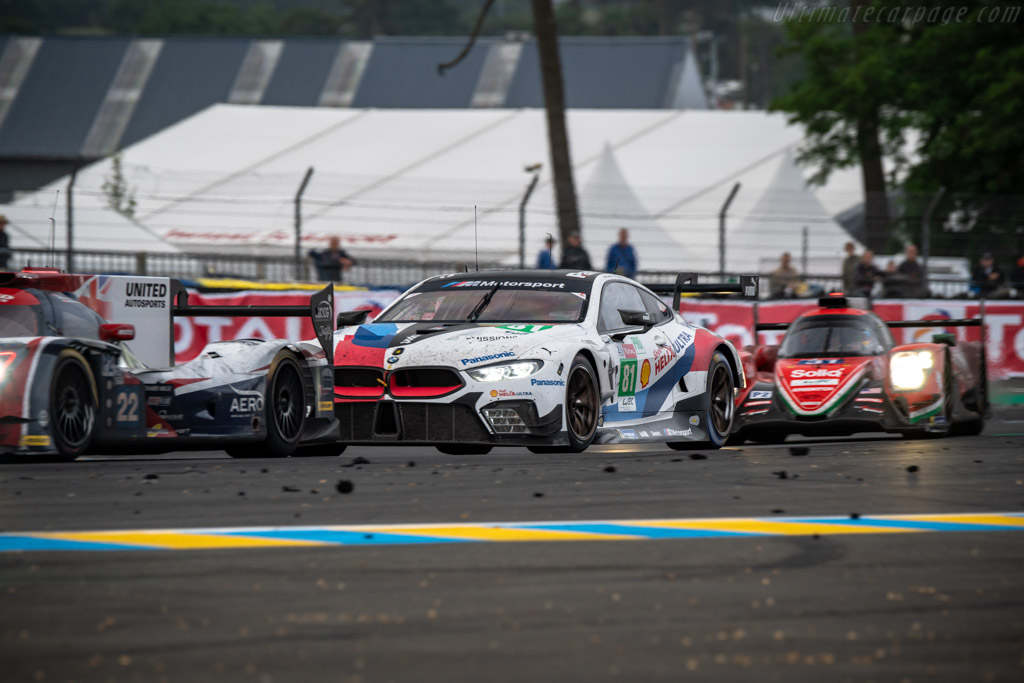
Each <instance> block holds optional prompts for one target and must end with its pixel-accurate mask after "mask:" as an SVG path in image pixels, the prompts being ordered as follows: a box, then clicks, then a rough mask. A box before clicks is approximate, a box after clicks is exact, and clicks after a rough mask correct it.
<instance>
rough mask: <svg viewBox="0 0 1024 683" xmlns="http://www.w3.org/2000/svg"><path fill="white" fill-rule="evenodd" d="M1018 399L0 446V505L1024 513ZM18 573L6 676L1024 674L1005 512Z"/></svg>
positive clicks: (31, 513) (398, 514)
mask: <svg viewBox="0 0 1024 683" xmlns="http://www.w3.org/2000/svg"><path fill="white" fill-rule="evenodd" d="M1015 418H1016V419H1019V416H1016V415H1014V414H1009V413H1003V414H1001V415H999V416H997V419H995V420H993V421H992V422H991V423H990V425H989V428H988V430H987V433H986V435H984V436H981V437H975V438H953V439H941V440H927V441H907V440H902V439H899V438H888V437H883V438H877V439H851V440H847V441H827V442H825V441H820V442H819V441H806V442H802V443H801V444H799V445H805V446H809V448H810V451H809V453H808V454H806V455H802V456H795V455H793V454H791V452H790V450H789V449H790V447H792V446H793V445H794V444H792V443H790V444H786V445H781V446H749V445H747V446H743V447H741V448H739V449H726V450H722V451H710V450H706V451H701V452H700V453H701V454H702V455H705V456H707V458H706V459H693V457H692V454H691V453H685V452H684V453H677V452H674V451H668V450H665V449H662V448H658V447H643V448H634V449H629V448H625V447H614V448H612V447H606V448H593V449H591V450H589V451H588V452H587V453H585V454H581V455H545V456H541V455H533V454H530V453H529V452H527V451H525V450H522V449H501V450H495V451H493V452H492V453H491V454H490V455H487V456H473V457H454V456H448V455H443V454H440V453H438V452H437V451H435V450H434V449H428V448H413V449H397V448H392V447H380V448H359V449H354V448H352V449H349V450H348V451H347V452H346V453H345V454H344V455H343V456H341V457H340V458H336V459H320V458H314V459H289V460H231V459H228V458H226V457H225V456H223V455H222V454H220V453H215V452H208V453H176V454H171V455H166V456H146V457H116V458H115V457H111V458H102V457H93V458H89V459H84V460H81V461H78V462H75V463H72V464H65V465H43V464H19V465H6V466H3V467H2V468H0V531H2V532H6V533H13V532H44V531H54V532H55V531H87V530H113V529H166V528H176V529H188V528H196V527H247V526H285V527H291V526H296V525H303V526H313V525H364V524H372V525H382V524H419V523H445V524H448V523H452V524H454V523H474V522H476V523H491V522H493V523H498V522H551V521H569V520H580V521H583V520H637V519H655V518H686V519H689V518H709V517H758V518H772V517H778V518H784V517H790V516H836V515H838V516H849V515H850V514H851V513H857V514H859V515H865V516H867V515H881V514H886V515H893V514H938V513H974V514H979V513H989V512H1008V513H1018V514H1019V513H1021V512H1024V434H1022V433H1021V432H1024V429H1022V427H1024V423H1021V422H1017V421H1015ZM356 458H363V459H365V460H368V461H369V462H366V463H362V464H359V463H358V461H355V459H356ZM914 466H916V467H917V468H918V469H917V471H913V472H911V471H908V468H912V467H914ZM610 468H614V471H611V470H610ZM782 472H784V473H785V475H784V478H783V475H782V474H780V473H782ZM153 475H155V476H153ZM342 480H344V481H348V482H351V483H352V485H353V487H354V488H353V490H352V491H351V492H350V493H347V494H343V493H340V492H339V491H338V490H337V488H336V486H337V484H338V482H339V481H342ZM0 577H2V582H0V636H2V639H0V672H2V673H0V678H2V680H3V681H5V682H14V681H35V680H45V681H72V680H74V681H106V680H115V681H132V680H138V681H160V680H169V681H235V680H238V681H268V682H269V681H320V680H325V681H327V680H329V681H367V682H370V681H446V682H447V681H482V680H486V681H525V680H541V681H591V680H594V679H601V680H622V681H646V680H667V681H676V680H696V681H699V680H709V681H723V680H726V681H731V680H736V681H740V680H742V681H773V680H778V681H843V680H852V681H862V680H863V681H868V680H873V681H904V680H907V681H975V680H977V681H1020V680H1022V678H1024V532H1022V531H1012V530H1011V531H1003V532H974V531H969V532H960V533H941V532H936V533H932V532H927V533H894V534H888V533H881V534H873V533H869V534H856V535H833V534H819V535H818V536H784V537H774V536H765V537H757V536H748V537H737V538H721V537H715V538H692V539H669V540H634V541H618V542H607V541H574V542H525V543H428V544H417V545H395V546H381V545H378V546H351V547H341V546H329V547H285V548H257V549H251V548H249V549H210V550H177V551H149V550H141V551H139V550H134V551H130V552H119V551H111V552H7V553H0Z"/></svg>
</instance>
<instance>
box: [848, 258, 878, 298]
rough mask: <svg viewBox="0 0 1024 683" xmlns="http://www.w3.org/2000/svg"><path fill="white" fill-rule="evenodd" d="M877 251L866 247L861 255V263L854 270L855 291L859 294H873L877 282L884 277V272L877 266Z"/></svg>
mask: <svg viewBox="0 0 1024 683" xmlns="http://www.w3.org/2000/svg"><path fill="white" fill-rule="evenodd" d="M874 261H875V252H873V251H871V250H870V249H865V250H864V253H863V254H861V256H860V263H858V264H857V267H856V268H854V271H853V293H854V294H855V295H857V296H871V290H872V289H874V287H875V283H876V282H878V281H879V280H881V279H882V274H881V273H880V272H879V271H878V268H875V263H874Z"/></svg>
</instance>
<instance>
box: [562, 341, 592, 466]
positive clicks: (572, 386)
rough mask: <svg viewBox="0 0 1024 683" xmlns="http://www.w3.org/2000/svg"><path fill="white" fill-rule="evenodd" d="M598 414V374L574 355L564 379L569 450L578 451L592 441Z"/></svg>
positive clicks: (581, 450) (579, 357)
mask: <svg viewBox="0 0 1024 683" xmlns="http://www.w3.org/2000/svg"><path fill="white" fill-rule="evenodd" d="M600 414H601V397H600V395H599V394H598V390H597V376H596V375H595V374H594V369H593V368H592V367H591V366H590V363H589V361H587V359H586V358H584V357H583V356H581V355H580V356H576V358H574V359H573V361H572V366H571V367H570V368H569V374H568V375H566V380H565V423H566V432H567V433H568V437H569V450H570V451H571V452H573V453H581V452H583V451H585V450H586V449H587V447H588V446H589V445H590V444H591V443H592V442H593V441H594V436H595V435H596V434H597V418H598V417H599V416H600Z"/></svg>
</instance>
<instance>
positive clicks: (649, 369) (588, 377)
mask: <svg viewBox="0 0 1024 683" xmlns="http://www.w3.org/2000/svg"><path fill="white" fill-rule="evenodd" d="M350 322H360V321H350ZM334 356H335V374H334V385H335V388H334V392H335V410H336V415H337V418H338V422H339V427H340V439H341V441H342V442H343V443H396V442H401V443H410V444H434V445H437V446H438V447H439V448H441V450H443V451H445V452H450V453H470V452H486V451H487V450H489V449H490V448H491V447H492V446H495V445H509V446H514V445H525V446H529V447H531V448H533V449H534V450H538V451H544V450H546V449H549V448H557V449H569V450H574V451H580V450H583V449H585V448H586V447H587V446H588V445H589V444H591V443H633V442H665V443H668V444H669V445H670V446H676V447H680V448H683V447H688V446H689V445H690V444H703V445H711V446H719V445H721V444H722V443H724V441H725V439H726V438H727V437H728V434H729V430H730V428H731V425H732V415H733V401H732V399H733V395H734V388H735V387H736V386H742V383H743V374H742V371H741V364H740V360H739V356H738V354H737V353H736V350H735V349H734V348H733V347H732V345H731V344H730V343H728V342H727V341H725V340H723V339H721V338H718V337H716V336H715V335H713V334H711V333H710V332H708V331H707V330H705V329H702V328H699V327H696V326H693V325H688V324H686V323H685V322H683V321H682V320H681V319H680V318H679V317H678V316H677V315H675V314H673V313H672V311H671V309H670V308H669V307H668V306H667V305H666V304H665V303H664V302H662V301H661V299H660V298H659V297H658V296H657V295H655V294H654V293H653V292H651V291H650V290H648V289H646V288H644V287H642V286H640V285H638V284H637V283H635V282H633V281H632V280H628V279H626V278H623V277H620V276H616V275H608V274H601V273H593V272H569V271H552V272H548V273H539V272H537V271H523V272H516V271H512V272H508V271H497V272H486V273H472V274H466V273H462V274H458V275H446V276H438V277H435V278H430V279H428V280H425V281H424V282H422V283H420V284H419V285H417V286H415V287H413V288H412V289H411V290H409V291H408V292H407V293H405V294H404V295H403V296H402V297H400V298H399V299H398V300H397V301H395V302H394V303H393V304H391V305H390V306H389V307H388V308H387V309H385V310H384V311H383V312H382V313H381V314H380V315H379V316H377V318H376V319H375V320H374V321H373V322H370V323H362V324H350V325H347V326H343V324H342V322H339V329H338V330H337V331H336V332H335V350H334Z"/></svg>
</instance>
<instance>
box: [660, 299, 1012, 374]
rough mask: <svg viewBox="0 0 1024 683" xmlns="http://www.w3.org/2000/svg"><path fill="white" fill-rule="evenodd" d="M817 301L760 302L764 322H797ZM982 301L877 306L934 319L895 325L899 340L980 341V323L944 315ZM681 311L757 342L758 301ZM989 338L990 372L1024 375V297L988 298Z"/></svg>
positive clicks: (775, 336) (702, 304)
mask: <svg viewBox="0 0 1024 683" xmlns="http://www.w3.org/2000/svg"><path fill="white" fill-rule="evenodd" d="M816 307H817V300H801V301H769V302H765V303H759V304H758V305H757V319H758V321H759V322H761V323H788V322H792V321H793V320H794V319H795V318H796V317H797V316H798V315H800V314H801V313H803V312H804V311H806V310H808V309H811V308H816ZM981 309H982V305H981V303H980V302H977V301H957V300H927V299H925V300H922V299H908V300H884V301H875V302H873V305H872V310H873V311H874V312H875V313H877V314H878V316H879V317H880V318H882V320H885V321H891V320H929V321H931V320H934V321H935V325H934V326H933V327H915V328H905V329H898V330H893V336H894V337H895V338H896V342H897V343H900V344H908V343H911V342H915V341H928V340H931V338H932V335H935V334H954V335H956V338H957V339H959V340H962V341H980V340H981V330H979V329H978V328H976V327H950V328H945V327H943V326H942V321H943V320H957V319H962V318H976V317H978V316H979V315H980V314H981ZM679 312H680V314H681V315H682V316H683V318H684V319H686V320H687V322H690V323H693V324H695V325H700V326H702V327H706V328H708V329H709V330H711V331H712V332H714V333H715V334H718V335H719V336H722V337H725V338H726V339H728V340H729V341H731V342H732V343H733V344H735V345H736V348H742V347H744V346H748V345H751V344H753V343H754V332H753V329H754V305H753V304H752V303H749V302H743V301H717V300H711V299H683V300H682V302H681V303H680V305H679ZM984 318H985V341H986V347H985V349H986V354H987V360H988V371H989V376H990V377H992V378H993V379H1006V378H1010V377H1024V302H1016V301H987V302H985V304H984ZM784 334H785V332H783V331H774V330H773V331H762V332H760V333H759V334H758V340H757V343H759V344H778V343H779V342H781V341H782V336H783V335H784Z"/></svg>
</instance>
